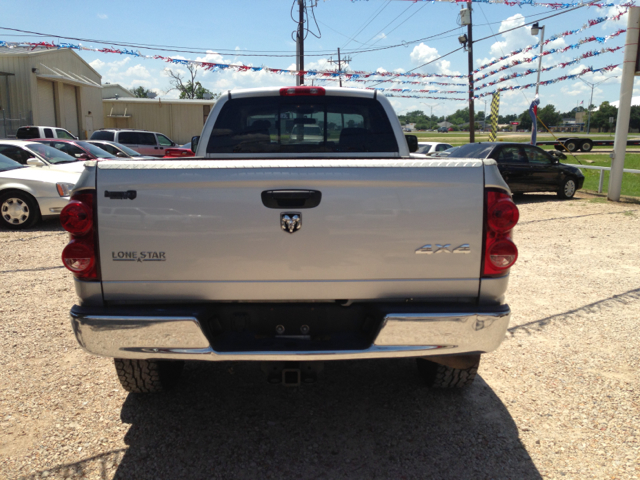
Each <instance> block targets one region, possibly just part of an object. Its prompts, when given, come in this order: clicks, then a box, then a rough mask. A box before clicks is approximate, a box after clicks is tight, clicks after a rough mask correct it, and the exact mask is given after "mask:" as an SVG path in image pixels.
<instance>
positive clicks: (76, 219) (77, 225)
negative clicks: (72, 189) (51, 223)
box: [60, 200, 93, 236]
mask: <svg viewBox="0 0 640 480" xmlns="http://www.w3.org/2000/svg"><path fill="white" fill-rule="evenodd" d="M60 223H61V224H62V228H64V229H65V230H66V231H67V232H69V233H72V234H73V235H77V236H82V235H85V234H86V233H88V232H89V230H91V227H92V226H93V218H92V212H91V208H89V207H88V206H87V205H86V204H85V203H83V202H81V201H78V200H71V201H69V203H67V204H66V205H65V207H64V208H63V209H62V212H60Z"/></svg>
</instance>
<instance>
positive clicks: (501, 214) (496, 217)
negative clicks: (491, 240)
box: [487, 192, 520, 233]
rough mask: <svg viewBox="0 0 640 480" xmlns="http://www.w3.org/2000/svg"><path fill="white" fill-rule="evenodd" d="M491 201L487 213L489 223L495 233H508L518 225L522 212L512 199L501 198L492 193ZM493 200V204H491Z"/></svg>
mask: <svg viewBox="0 0 640 480" xmlns="http://www.w3.org/2000/svg"><path fill="white" fill-rule="evenodd" d="M490 194H493V195H490V197H491V198H490V199H489V202H487V203H489V205H488V208H487V210H488V212H487V222H488V223H489V227H490V228H491V229H492V230H493V231H494V232H500V233H504V232H508V231H509V230H511V229H513V227H515V226H516V223H518V219H519V218H520V212H519V210H518V207H516V205H515V203H513V201H512V200H511V198H499V199H496V198H495V197H496V196H497V195H496V194H495V192H490ZM491 200H493V202H491Z"/></svg>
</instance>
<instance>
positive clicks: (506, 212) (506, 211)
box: [482, 189, 520, 277]
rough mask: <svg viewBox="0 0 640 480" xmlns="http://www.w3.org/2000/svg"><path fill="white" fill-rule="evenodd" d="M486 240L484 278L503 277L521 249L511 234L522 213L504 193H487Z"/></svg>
mask: <svg viewBox="0 0 640 480" xmlns="http://www.w3.org/2000/svg"><path fill="white" fill-rule="evenodd" d="M485 192H486V193H485V195H486V198H485V225H484V230H485V238H484V258H483V262H482V263H483V266H482V274H483V276H485V277H495V276H501V275H504V274H505V273H507V272H508V270H509V268H510V267H511V266H512V265H513V264H514V263H515V262H516V260H517V259H518V249H517V247H516V246H515V244H514V243H513V241H511V231H512V230H513V227H515V226H516V224H517V223H518V219H519V218H520V212H519V211H518V207H517V206H516V204H515V203H513V200H511V196H510V195H509V194H508V193H506V192H505V191H503V190H498V189H487V190H486V191H485Z"/></svg>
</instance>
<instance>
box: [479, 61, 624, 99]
mask: <svg viewBox="0 0 640 480" xmlns="http://www.w3.org/2000/svg"><path fill="white" fill-rule="evenodd" d="M617 66H618V65H608V66H606V67H602V68H593V67H587V68H585V69H584V70H582V71H581V72H580V73H576V74H574V75H564V76H562V77H558V78H554V79H553V80H545V81H542V82H540V86H541V87H543V86H546V85H551V84H553V83H558V82H563V81H565V80H575V79H576V78H578V77H581V76H582V75H586V74H587V73H597V72H609V71H611V70H613V69H614V68H616V67H617ZM535 86H536V84H535V83H530V84H528V85H511V86H508V87H502V88H498V89H496V90H494V91H492V92H486V93H481V94H479V95H476V96H475V97H474V98H482V97H486V96H488V95H493V94H494V93H496V92H504V91H508V90H525V89H527V88H532V87H535Z"/></svg>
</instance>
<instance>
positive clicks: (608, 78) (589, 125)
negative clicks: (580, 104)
mask: <svg viewBox="0 0 640 480" xmlns="http://www.w3.org/2000/svg"><path fill="white" fill-rule="evenodd" d="M612 78H618V75H616V76H614V77H607V78H605V79H604V80H602V81H600V82H596V83H591V82H587V81H586V80H584V79H583V78H582V77H578V80H581V81H582V82H584V83H585V84H587V86H588V87H591V100H589V105H587V109H588V110H589V115H588V116H587V133H590V132H591V105H592V104H593V89H594V88H595V87H596V86H597V85H600V84H601V83H603V82H606V81H607V80H610V79H612Z"/></svg>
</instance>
